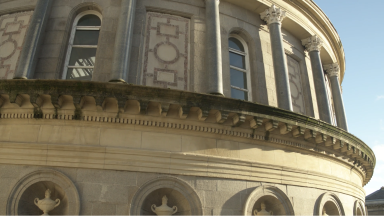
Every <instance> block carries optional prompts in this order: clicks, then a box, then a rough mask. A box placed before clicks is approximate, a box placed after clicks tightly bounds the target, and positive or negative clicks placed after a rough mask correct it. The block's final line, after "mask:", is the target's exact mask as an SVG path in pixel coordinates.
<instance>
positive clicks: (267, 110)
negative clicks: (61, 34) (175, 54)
mask: <svg viewBox="0 0 384 216" xmlns="http://www.w3.org/2000/svg"><path fill="white" fill-rule="evenodd" d="M0 95H1V97H0V116H1V118H2V119H8V118H14V119H18V118H19V119H20V118H37V119H41V118H42V119H58V120H60V119H62V120H81V121H91V122H92V121H93V122H109V123H119V124H139V125H144V126H151V127H171V128H178V129H182V130H193V131H199V132H205V133H216V134H220V135H227V136H234V137H242V138H246V139H259V140H269V141H270V142H274V143H280V144H283V145H289V146H293V147H296V148H297V147H300V145H301V144H300V143H303V142H304V143H305V145H303V146H304V148H301V149H306V150H310V151H315V152H322V154H325V155H328V156H329V157H333V158H336V159H337V160H340V161H342V162H344V163H349V164H351V165H352V166H355V167H356V169H357V170H361V171H360V172H362V173H364V174H363V176H366V177H365V179H364V184H366V183H368V182H369V180H370V178H371V177H372V175H373V169H374V167H375V163H376V159H375V155H374V153H373V151H372V150H371V149H370V148H369V147H368V146H367V145H366V144H365V143H364V142H362V141H361V140H360V139H358V138H357V137H355V136H353V135H352V134H350V133H348V132H347V131H344V130H342V129H340V128H338V127H335V126H332V125H330V124H327V123H325V122H323V121H320V120H317V119H314V118H311V117H308V116H304V115H301V114H297V113H293V112H290V111H286V110H282V109H279V108H275V107H270V106H265V105H260V104H256V103H251V102H246V101H241V100H235V99H231V98H223V97H219V96H213V95H206V94H198V93H192V92H185V91H178V90H170V89H161V88H153V87H146V86H135V85H127V84H113V83H100V82H88V81H64V80H1V81H0ZM89 101H94V102H89ZM89 103H91V104H92V103H95V104H94V105H93V106H95V107H96V106H98V107H100V108H101V109H102V111H96V110H95V111H92V110H91V111H89V110H84V109H83V108H82V107H86V105H87V104H89ZM114 106H115V107H116V110H115V111H108V107H114ZM127 115H128V116H129V115H150V116H164V117H167V118H168V117H169V118H176V119H191V118H192V119H195V121H197V122H200V123H203V124H206V125H195V124H189V123H185V124H169V123H167V124H165V123H164V122H161V121H159V122H151V121H145V120H143V121H141V120H137V119H132V118H130V117H128V116H127ZM223 125H226V126H227V128H225V127H224V128H223ZM228 126H230V127H229V128H228ZM263 131H264V132H263ZM274 134H275V135H274ZM284 137H286V138H284ZM270 138H271V139H270ZM292 139H293V140H297V141H295V142H293V141H289V140H292ZM291 143H297V144H291ZM327 149H328V150H327Z"/></svg>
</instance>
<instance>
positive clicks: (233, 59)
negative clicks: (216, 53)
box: [229, 52, 245, 69]
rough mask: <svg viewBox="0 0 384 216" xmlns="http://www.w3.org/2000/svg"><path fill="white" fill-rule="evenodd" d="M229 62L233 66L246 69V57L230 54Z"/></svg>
mask: <svg viewBox="0 0 384 216" xmlns="http://www.w3.org/2000/svg"><path fill="white" fill-rule="evenodd" d="M229 60H230V64H231V65H232V66H235V67H238V68H241V69H245V57H244V56H242V55H239V54H236V53H233V52H229Z"/></svg>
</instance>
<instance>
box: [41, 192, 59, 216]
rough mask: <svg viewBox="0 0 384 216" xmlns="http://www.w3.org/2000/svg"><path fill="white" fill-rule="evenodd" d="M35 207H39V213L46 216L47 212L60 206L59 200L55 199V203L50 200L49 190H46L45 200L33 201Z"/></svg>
mask: <svg viewBox="0 0 384 216" xmlns="http://www.w3.org/2000/svg"><path fill="white" fill-rule="evenodd" d="M35 205H36V206H37V207H39V209H40V210H41V211H43V212H44V214H42V215H45V216H48V215H49V214H48V212H50V211H52V210H53V209H54V208H56V207H57V206H58V205H60V200H59V199H56V200H55V201H53V200H51V190H49V189H47V190H46V191H45V198H44V199H42V200H39V199H38V198H36V199H35Z"/></svg>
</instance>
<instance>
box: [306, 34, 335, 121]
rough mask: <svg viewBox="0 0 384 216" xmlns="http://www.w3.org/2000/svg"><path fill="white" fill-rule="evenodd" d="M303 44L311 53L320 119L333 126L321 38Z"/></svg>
mask: <svg viewBox="0 0 384 216" xmlns="http://www.w3.org/2000/svg"><path fill="white" fill-rule="evenodd" d="M302 44H303V45H304V46H305V48H306V49H307V51H308V52H309V56H310V58H311V65H312V73H313V80H314V83H315V91H316V98H317V106H318V108H319V115H320V119H321V120H323V121H325V122H327V123H329V124H331V123H332V119H331V111H330V109H329V101H328V97H327V89H326V83H325V77H324V70H323V66H322V64H321V59H320V50H321V47H322V46H323V42H322V41H321V39H320V38H319V37H317V36H312V37H309V38H307V39H304V40H302Z"/></svg>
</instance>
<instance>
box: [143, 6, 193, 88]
mask: <svg viewBox="0 0 384 216" xmlns="http://www.w3.org/2000/svg"><path fill="white" fill-rule="evenodd" d="M189 22H190V20H189V19H187V18H183V17H179V16H173V15H168V14H161V13H154V12H148V13H147V27H146V28H147V29H146V36H145V45H144V62H143V64H144V65H143V74H142V82H143V85H145V86H157V87H162V88H171V89H179V90H188V74H189V45H190V42H189Z"/></svg>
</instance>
